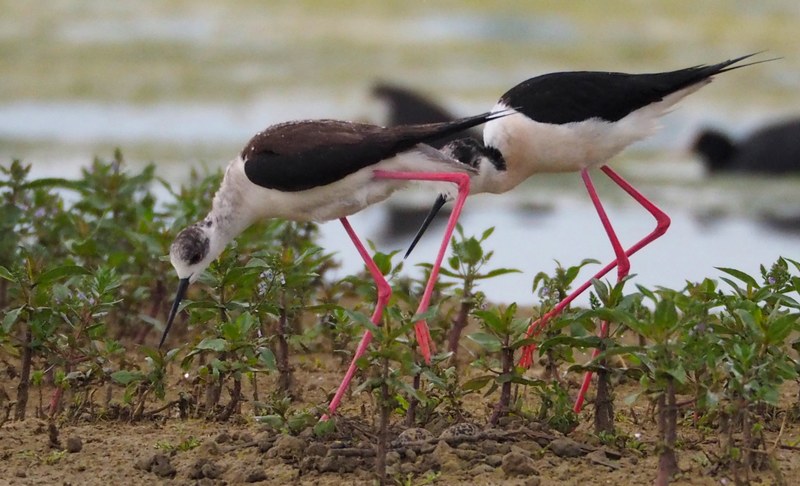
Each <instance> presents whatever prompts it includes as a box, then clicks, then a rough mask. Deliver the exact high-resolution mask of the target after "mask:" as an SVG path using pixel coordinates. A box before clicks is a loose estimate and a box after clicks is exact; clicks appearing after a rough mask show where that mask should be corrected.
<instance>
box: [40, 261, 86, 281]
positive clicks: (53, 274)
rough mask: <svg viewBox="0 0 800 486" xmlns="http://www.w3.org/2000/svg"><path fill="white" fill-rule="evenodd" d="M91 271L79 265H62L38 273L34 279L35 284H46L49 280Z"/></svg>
mask: <svg viewBox="0 0 800 486" xmlns="http://www.w3.org/2000/svg"><path fill="white" fill-rule="evenodd" d="M90 274H91V272H90V271H89V270H87V269H86V268H84V267H82V266H80V265H64V266H61V267H56V268H53V269H50V270H47V271H46V272H44V273H42V274H41V275H39V278H38V279H36V284H37V285H47V284H49V283H51V282H55V281H56V280H60V279H62V278H65V277H72V276H75V275H90Z"/></svg>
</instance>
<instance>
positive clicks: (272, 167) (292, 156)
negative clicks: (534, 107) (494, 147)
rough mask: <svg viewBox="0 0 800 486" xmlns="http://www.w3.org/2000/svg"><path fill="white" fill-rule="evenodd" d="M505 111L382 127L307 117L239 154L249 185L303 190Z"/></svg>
mask: <svg viewBox="0 0 800 486" xmlns="http://www.w3.org/2000/svg"><path fill="white" fill-rule="evenodd" d="M507 114H508V113H499V114H498V113H495V114H491V113H483V114H481V115H477V116H473V117H468V118H461V119H459V120H455V121H451V122H445V123H433V124H426V125H408V126H399V127H392V128H384V127H379V126H376V125H368V124H363V123H351V122H343V121H336V120H313V121H300V122H290V123H282V124H278V125H273V126H272V127H270V128H268V129H266V130H264V131H263V132H260V133H258V134H256V135H255V136H254V137H253V138H252V139H251V140H250V142H249V143H248V144H247V146H246V147H245V148H244V150H243V151H242V153H241V157H242V159H243V160H244V163H245V165H244V170H245V174H247V177H248V179H250V181H251V182H253V183H254V184H257V185H259V186H261V187H265V188H268V189H277V190H280V191H288V192H292V191H303V190H307V189H311V188H314V187H318V186H323V185H326V184H331V183H333V182H335V181H338V180H340V179H342V178H344V177H346V176H348V175H350V174H352V173H354V172H356V171H358V170H360V169H363V168H365V167H369V166H370V165H374V164H377V163H378V162H380V161H381V160H384V159H388V158H391V157H393V156H395V155H397V154H399V153H401V152H404V151H406V150H409V149H411V148H413V147H414V146H416V145H417V144H420V143H428V142H432V141H435V140H437V139H439V138H441V137H446V136H448V135H451V134H453V133H457V132H459V131H462V130H464V129H467V128H471V127H473V126H476V125H480V124H481V123H484V122H486V121H488V120H490V119H493V118H497V117H501V116H505V115H507Z"/></svg>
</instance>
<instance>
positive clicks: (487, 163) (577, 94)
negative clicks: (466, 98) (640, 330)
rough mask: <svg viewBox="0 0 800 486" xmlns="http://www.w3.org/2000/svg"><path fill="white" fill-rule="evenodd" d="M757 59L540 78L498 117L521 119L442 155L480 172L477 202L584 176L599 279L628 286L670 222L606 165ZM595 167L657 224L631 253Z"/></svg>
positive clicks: (510, 99)
mask: <svg viewBox="0 0 800 486" xmlns="http://www.w3.org/2000/svg"><path fill="white" fill-rule="evenodd" d="M753 55H754V54H749V55H747V56H742V57H738V58H736V59H731V60H728V61H725V62H721V63H719V64H714V65H710V66H706V65H701V66H694V67H690V68H686V69H680V70H677V71H670V72H664V73H651V74H625V73H615V72H591V71H577V72H560V73H552V74H545V75H543V76H537V77H534V78H531V79H528V80H527V81H524V82H522V83H520V84H518V85H517V86H515V87H513V88H511V89H510V90H509V91H508V92H506V93H505V94H504V95H503V96H502V97H501V98H500V101H499V102H498V103H497V105H496V106H495V107H494V109H493V111H507V110H509V109H511V111H513V112H518V113H519V114H521V116H512V117H508V118H503V119H498V120H493V121H491V122H488V123H487V124H486V125H485V126H484V129H483V138H484V142H483V143H481V142H480V141H476V140H474V139H461V140H457V141H454V142H451V143H450V144H448V145H447V146H445V147H443V149H442V151H443V152H444V153H445V154H447V155H450V156H452V157H454V158H457V159H459V160H461V161H462V162H464V163H465V164H468V165H471V166H473V167H475V168H476V169H477V170H478V174H477V175H474V176H472V186H471V190H470V192H471V193H473V194H474V193H481V192H489V193H495V194H499V193H503V192H506V191H510V190H511V189H513V188H514V187H516V186H517V185H518V184H520V183H521V182H522V181H524V180H525V179H527V178H528V177H530V176H532V175H533V174H537V173H544V172H571V171H579V172H580V173H581V177H582V178H583V182H584V184H585V186H586V189H587V191H588V192H589V196H590V198H591V200H592V203H593V204H594V206H595V209H596V210H597V213H598V216H599V217H600V221H601V222H602V224H603V227H604V229H605V232H606V234H607V235H608V238H609V240H610V241H611V246H612V248H613V250H614V254H615V256H616V258H615V260H614V261H612V262H611V263H609V264H608V265H606V266H605V267H603V268H602V269H601V270H600V271H599V272H597V273H596V274H595V275H594V276H593V277H592V279H594V278H600V277H602V276H603V275H605V274H606V273H608V272H609V271H610V270H611V269H612V268H614V267H617V278H618V279H622V278H624V277H625V276H626V275H628V272H629V270H630V262H629V261H628V258H629V257H630V256H631V255H633V254H634V253H636V252H637V251H639V250H640V249H642V248H643V247H645V246H646V245H648V244H649V243H651V242H652V241H653V240H655V239H657V238H659V237H660V236H661V235H663V234H664V233H665V232H666V231H667V228H668V227H669V224H670V219H669V217H668V216H667V215H666V214H665V213H664V212H663V211H661V210H660V209H659V208H658V207H656V206H655V205H654V204H653V203H652V202H650V201H649V200H648V199H647V198H646V197H644V196H643V195H642V194H641V193H639V192H638V191H637V190H636V189H635V188H633V186H631V185H630V184H629V183H628V182H626V181H625V180H624V179H623V178H622V177H621V176H620V175H619V174H617V173H616V172H614V171H613V170H612V169H611V168H610V167H608V166H607V165H605V164H606V162H607V161H608V160H609V159H611V158H612V157H613V156H615V155H616V154H618V153H619V152H621V151H622V150H623V149H624V148H625V147H627V146H628V145H630V144H631V143H633V142H636V141H638V140H641V139H644V138H645V137H647V136H648V135H650V134H652V133H653V132H654V131H655V130H656V129H657V128H658V118H659V117H661V116H662V115H664V114H665V113H666V112H667V111H668V110H669V109H670V108H671V107H672V106H673V105H675V104H676V103H677V102H678V101H679V100H681V99H682V98H684V97H685V96H687V95H689V94H691V93H693V92H695V91H697V90H698V89H700V88H701V87H703V86H705V85H706V84H708V83H710V82H711V79H712V77H713V76H714V75H716V74H720V73H724V72H727V71H731V70H733V69H737V68H740V67H744V66H749V65H751V64H757V63H758V62H755V63H749V64H742V65H738V66H735V64H736V63H738V62H740V61H742V60H744V59H747V58H748V57H751V56H753ZM759 62H765V61H759ZM512 107H513V109H512ZM595 166H599V167H600V170H601V171H603V173H605V174H606V175H607V176H608V177H610V178H611V180H612V181H614V183H616V184H617V185H618V186H620V187H621V188H622V189H623V190H624V191H625V192H627V193H628V194H630V195H631V197H633V198H634V199H635V200H636V201H637V202H639V204H641V205H642V206H643V207H644V208H645V209H646V210H647V211H648V212H649V213H650V214H652V215H653V217H654V218H655V220H656V227H655V229H653V231H651V232H650V233H649V234H647V235H646V236H645V237H644V238H642V239H641V240H639V241H638V242H636V243H635V244H634V245H633V246H631V247H630V248H628V249H623V247H622V245H621V244H620V242H619V239H618V238H617V236H616V234H615V232H614V229H613V227H612V226H611V223H610V221H609V219H608V217H607V216H606V212H605V210H604V209H603V205H602V204H601V202H600V198H599V196H598V195H597V191H596V190H595V188H594V185H593V183H592V180H591V177H590V175H589V170H590V169H591V168H592V167H595ZM447 197H448V196H446V195H441V196H440V197H439V198H438V200H437V201H436V203H435V204H434V206H433V208H432V209H431V213H430V214H429V216H428V218H427V219H426V221H425V223H423V226H422V228H420V231H419V232H418V234H417V236H416V237H415V239H414V242H413V243H412V245H411V247H410V248H409V252H410V251H411V249H412V248H413V246H414V244H415V243H416V242H417V241H418V239H419V237H420V236H421V234H422V233H423V232H424V231H425V228H426V226H427V224H428V223H429V222H430V220H431V219H432V218H433V216H434V215H435V214H436V212H437V211H438V210H439V208H441V207H442V205H443V204H444V203H445V202H446V201H447ZM406 255H408V253H407V254H406ZM592 279H590V280H587V281H586V282H585V283H584V284H582V285H581V286H580V287H578V288H577V289H576V290H575V291H574V292H572V293H571V294H570V295H568V296H567V297H566V298H564V299H563V300H562V301H561V302H559V303H558V304H557V305H556V306H555V307H554V308H553V309H552V310H551V311H549V312H548V313H546V314H544V315H543V316H542V317H540V318H539V319H537V320H536V321H534V322H532V323H531V325H530V327H529V328H528V332H527V334H528V336H533V335H535V334H537V333H538V332H539V331H540V330H541V329H542V328H543V327H544V325H545V324H546V323H547V322H548V321H549V320H550V319H551V318H553V317H554V316H556V315H557V314H559V313H560V312H561V311H562V310H563V309H564V308H565V307H566V306H567V305H569V303H570V302H572V301H573V300H574V299H575V298H576V297H577V296H578V295H580V294H581V293H582V292H584V291H585V290H586V289H587V288H588V287H589V286H590V285H591V280H592ZM607 327H608V326H607V323H603V324H602V325H601V333H602V335H603V336H605V334H606V333H607ZM534 350H535V347H534V346H533V345H531V346H527V347H526V348H524V349H523V353H522V357H521V359H520V364H521V365H522V366H525V367H528V366H530V365H531V360H532V355H533V352H534ZM590 379H591V374H587V376H586V378H585V380H584V386H583V388H582V389H581V392H580V394H579V397H578V400H579V401H578V402H577V403H576V410H579V409H580V408H581V405H582V401H583V396H584V394H585V392H586V389H587V388H588V385H589V380H590Z"/></svg>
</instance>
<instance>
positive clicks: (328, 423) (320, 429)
mask: <svg viewBox="0 0 800 486" xmlns="http://www.w3.org/2000/svg"><path fill="white" fill-rule="evenodd" d="M335 431H336V422H334V421H333V420H320V421H319V422H317V423H316V424H315V425H314V436H315V437H320V438H325V437H328V436H329V435H331V434H332V433H334V432H335Z"/></svg>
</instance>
